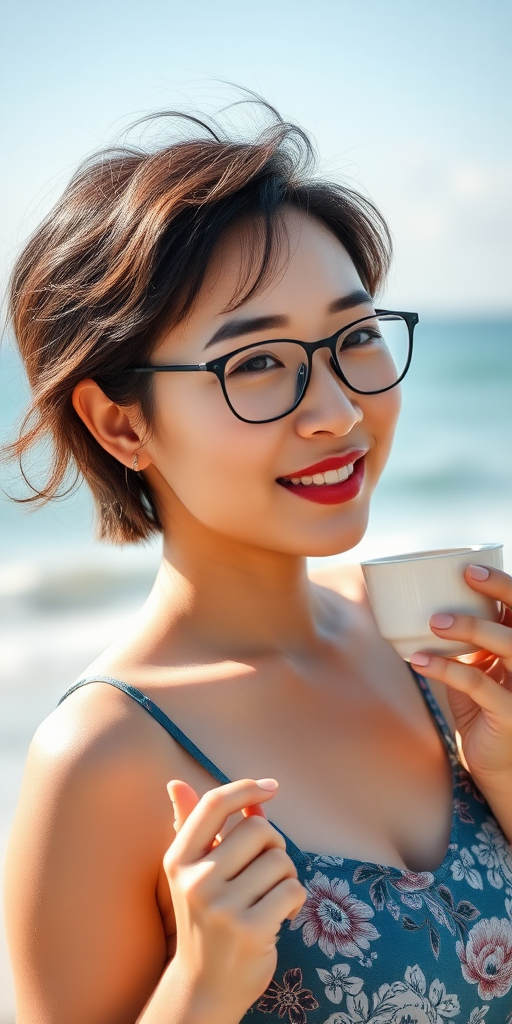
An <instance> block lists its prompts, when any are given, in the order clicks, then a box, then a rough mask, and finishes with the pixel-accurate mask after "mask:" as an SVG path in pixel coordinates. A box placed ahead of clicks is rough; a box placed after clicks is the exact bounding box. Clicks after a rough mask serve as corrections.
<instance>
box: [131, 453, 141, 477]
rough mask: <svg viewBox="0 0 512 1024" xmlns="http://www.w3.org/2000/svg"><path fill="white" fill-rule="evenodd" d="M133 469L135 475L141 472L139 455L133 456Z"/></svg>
mask: <svg viewBox="0 0 512 1024" xmlns="http://www.w3.org/2000/svg"><path fill="white" fill-rule="evenodd" d="M132 469H133V471H134V473H138V472H139V456H138V455H134V456H133V465H132Z"/></svg>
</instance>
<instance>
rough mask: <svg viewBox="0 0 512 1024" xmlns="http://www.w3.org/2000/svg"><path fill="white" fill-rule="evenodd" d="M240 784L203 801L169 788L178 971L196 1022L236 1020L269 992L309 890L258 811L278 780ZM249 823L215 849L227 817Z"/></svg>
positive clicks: (185, 789)
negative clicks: (288, 926)
mask: <svg viewBox="0 0 512 1024" xmlns="http://www.w3.org/2000/svg"><path fill="white" fill-rule="evenodd" d="M260 781H261V782H262V783H263V784H269V785H271V784H272V783H274V787H273V788H272V789H270V788H268V789H265V788H262V786H260V785H258V783H257V782H255V781H254V780H252V779H242V780H239V781H238V782H230V783H229V784H227V785H224V786H219V787H218V788H216V789H211V790H209V791H208V792H207V793H205V795H204V796H203V797H201V799H199V797H198V796H197V794H196V793H195V792H194V790H193V789H192V788H191V787H190V786H188V785H187V784H186V783H185V782H182V781H180V780H175V781H173V782H170V783H169V786H168V790H169V795H170V796H171V799H172V801H173V804H174V810H175V829H176V832H177V835H176V839H175V840H174V841H173V843H172V844H171V846H170V847H169V849H168V851H167V853H166V854H165V857H164V868H165V873H166V875H167V879H168V881H169V887H170V891H171V897H172V901H173V909H174V914H175V918H176V930H177V946H176V955H175V963H174V966H175V967H176V968H177V967H178V966H179V972H180V973H179V976H180V979H182V983H183V984H185V985H186V986H187V988H189V990H190V995H191V999H192V1002H193V1005H194V1006H195V1008H196V1010H197V1015H198V1018H199V1019H201V1020H202V1019H204V1020H205V1021H208V1018H209V1016H210V1019H214V1020H217V1019H220V1020H226V1021H228V1020H229V1021H231V1020H236V1021H238V1020H240V1018H241V1017H242V1016H243V1015H244V1013H245V1012H246V1011H247V1010H248V1008H249V1006H251V1004H252V1003H253V1002H254V1001H255V1000H256V999H257V998H258V997H259V996H261V995H262V993H263V992H264V991H265V989H266V987H267V985H268V984H269V982H270V980H271V978H272V975H273V973H274V971H275V967H276V962H277V952H276V939H277V934H278V932H279V929H280V926H281V924H282V922H283V921H284V920H285V919H286V918H291V919H293V918H294V917H296V916H297V914H298V913H299V910H300V908H301V907H302V905H303V903H304V900H305V898H306V890H305V889H304V887H303V886H302V885H301V884H300V882H299V881H298V879H297V871H296V868H295V865H294V863H293V861H292V860H291V859H290V857H289V856H288V854H287V853H286V844H285V841H284V839H283V837H282V835H281V834H280V833H279V832H277V831H276V829H275V828H274V827H273V826H272V825H271V824H270V822H268V821H267V819H266V818H265V816H264V815H263V811H262V810H261V808H260V806H259V805H260V804H262V803H264V802H266V801H268V800H270V799H272V797H273V796H274V795H275V792H276V790H277V783H275V782H274V780H267V779H262V780H260ZM240 811H242V813H243V814H244V819H243V821H241V822H239V823H238V824H237V825H235V827H234V828H233V829H232V831H231V832H229V834H228V835H227V836H226V837H225V838H224V839H222V841H220V842H219V840H218V833H219V832H220V831H221V829H222V828H223V826H224V824H225V822H226V820H227V818H228V817H229V816H230V815H231V814H235V813H237V812H240Z"/></svg>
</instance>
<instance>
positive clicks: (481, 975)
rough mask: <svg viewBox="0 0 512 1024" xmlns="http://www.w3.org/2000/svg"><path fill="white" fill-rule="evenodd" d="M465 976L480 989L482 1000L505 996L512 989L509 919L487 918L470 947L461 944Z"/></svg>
mask: <svg viewBox="0 0 512 1024" xmlns="http://www.w3.org/2000/svg"><path fill="white" fill-rule="evenodd" d="M455 948H456V950H457V955H458V957H459V959H460V962H461V969H462V974H463V976H464V978H465V979H466V981H469V983H470V985H478V995H479V996H480V999H487V1000H488V999H495V998H496V997H498V996H504V995H506V994H507V992H509V991H510V989H511V988H512V925H511V924H510V921H508V920H507V918H502V919H501V920H500V919H499V918H497V917H491V918H484V919H483V920H482V921H478V923H477V924H475V925H473V927H472V929H471V931H470V932H469V935H468V941H467V944H466V946H464V944H463V943H462V942H457V945H456V947H455Z"/></svg>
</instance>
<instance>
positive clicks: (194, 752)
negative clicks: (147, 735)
mask: <svg viewBox="0 0 512 1024" xmlns="http://www.w3.org/2000/svg"><path fill="white" fill-rule="evenodd" d="M87 683H109V684H110V686H115V687H116V688H117V689H118V690H122V691H123V693H126V694H127V695H128V697H132V698H133V700H135V701H137V704H140V706H141V707H142V708H144V710H145V711H147V712H148V713H149V714H150V715H151V716H152V717H153V718H154V719H156V721H157V722H158V723H159V724H160V725H161V726H163V728H164V729H165V730H166V731H167V732H168V733H170V735H171V736H172V738H173V739H174V740H176V742H177V743H179V744H180V746H182V747H183V748H184V749H185V750H186V751H188V753H189V754H191V756H192V757H193V758H194V759H195V760H196V761H198V762H199V764H201V765H202V766H203V768H206V771H207V772H209V774H210V775H213V778H214V779H217V782H221V783H222V784H226V783H227V782H231V779H229V778H228V776H227V775H224V772H221V770H220V768H217V765H215V764H214V763H213V761H210V758H209V757H207V756H206V754H203V752H202V750H200V749H199V747H196V744H195V743H193V742H192V740H190V739H189V738H188V736H185V733H184V732H182V730H181V729H180V727H179V726H178V725H176V723H175V722H173V721H171V719H170V718H168V717H167V715H166V714H165V711H162V709H161V708H159V707H158V705H157V704H154V702H153V701H152V700H151V698H150V697H146V694H145V693H142V691H141V690H137V688H136V687H135V686H130V684H129V683H123V682H122V680H121V679H114V678H113V677H112V676H89V677H87V678H85V679H79V680H78V682H76V683H74V684H73V686H70V688H69V690H66V693H65V694H64V696H63V697H61V698H60V700H59V704H62V701H63V700H65V699H66V697H69V695H70V693H73V692H74V691H75V690H78V689H79V688H80V687H81V686H86V685H87ZM270 824H271V825H272V826H273V827H274V828H275V829H276V831H277V832H280V833H281V835H282V836H283V839H285V841H286V848H287V852H288V854H289V855H290V856H291V858H292V860H293V861H295V862H297V861H298V862H299V863H300V862H302V861H303V860H305V859H306V858H305V856H304V854H303V853H302V850H300V849H299V847H298V846H296V845H295V843H294V842H292V840H291V839H290V838H289V836H287V835H286V833H285V832H283V830H282V829H280V828H279V826H278V825H276V824H275V822H273V821H271V822H270Z"/></svg>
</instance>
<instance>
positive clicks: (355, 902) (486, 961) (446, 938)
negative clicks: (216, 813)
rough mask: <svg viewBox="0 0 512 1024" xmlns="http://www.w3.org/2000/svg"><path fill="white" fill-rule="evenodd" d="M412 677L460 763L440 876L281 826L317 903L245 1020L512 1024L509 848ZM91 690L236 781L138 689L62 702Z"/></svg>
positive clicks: (289, 936) (291, 930) (305, 912)
mask: <svg viewBox="0 0 512 1024" xmlns="http://www.w3.org/2000/svg"><path fill="white" fill-rule="evenodd" d="M413 675H414V677H415V679H416V681H417V684H418V686H419V687H420V690H421V692H422V694H423V696H424V698H425V701H426V703H427V706H428V708H429V709H430V711H431V713H432V716H433V718H434V721H435V723H436V725H437V728H438V729H439V732H440V734H441V737H442V739H443V741H444V743H445V745H446V749H447V751H448V756H449V759H450V764H451V767H452V777H453V818H452V828H451V835H450V843H449V846H448V850H447V853H446V856H445V858H444V860H443V862H442V864H441V865H440V866H439V867H438V868H437V870H436V871H421V872H414V871H404V870H400V869H398V868H395V867H387V866H385V865H381V864H373V863H370V862H366V861H365V862H362V861H356V860H352V859H350V858H347V857H341V856H339V857H337V856H336V857H331V856H322V855H320V854H317V853H310V852H306V851H304V850H300V849H299V848H298V847H297V846H296V845H295V844H294V843H293V842H292V841H291V840H290V839H289V838H288V836H286V835H285V834H284V833H283V832H282V830H281V829H279V828H278V831H279V832H281V834H282V835H283V836H284V838H285V840H286V846H287V851H288V853H289V855H290V857H291V858H292V860H293V861H294V863H295V865H296V867H297V872H298V876H299V879H300V881H301V882H302V883H303V884H304V886H305V887H306V889H307V892H308V896H307V899H306V902H305V904H304V906H303V908H302V910H301V911H300V913H299V915H298V917H296V918H295V920H294V921H285V922H284V924H283V925H282V927H281V930H280V932H279V938H278V943H277V952H278V962H277V968H276V972H275V975H274V978H273V980H272V981H271V982H270V985H269V986H268V988H267V990H266V991H265V992H264V993H263V995H262V996H261V997H260V998H259V999H258V1000H256V1002H255V1003H254V1005H253V1006H251V1007H250V1009H249V1010H248V1011H247V1013H246V1015H245V1016H244V1018H243V1022H241V1024H274V1022H275V1024H277V1022H278V1021H280V1022H283V1024H446V1022H448V1021H453V1022H455V1024H480V1022H485V1024H507V1022H509V1024H512V847H511V846H510V845H509V843H508V842H507V840H506V838H505V836H504V834H503V832H502V830H501V828H500V826H499V824H498V822H497V821H496V819H495V817H494V816H493V814H492V811H491V809H490V807H489V805H488V804H487V802H486V801H485V799H484V797H483V796H482V794H481V793H480V792H479V791H478V789H477V788H476V787H475V785H474V783H473V781H472V779H471V776H470V775H469V774H468V773H467V772H466V771H465V769H464V768H463V767H462V765H461V763H460V761H459V759H458V757H457V750H456V746H455V743H454V740H453V737H452V736H451V733H450V730H449V728H448V726H447V724H446V721H445V719H444V717H443V715H442V713H441V710H440V708H439V706H438V704H437V703H436V701H435V699H434V697H433V695H432V693H431V691H430V689H429V686H428V684H427V682H426V680H424V679H423V678H422V677H421V676H419V675H417V673H413ZM90 682H105V683H109V684H110V685H112V686H116V687H117V688H118V689H120V690H122V691H123V692H124V693H126V694H127V695H128V696H130V697H131V698H133V699H134V700H136V701H137V702H138V703H139V704H140V705H141V706H142V707H143V708H145V710H146V711H147V712H149V714H150V715H152V716H153V718H155V719H156V721H157V722H159V723H160V725H162V726H163V728H164V729H166V730H167V732H169V733H170V735H171V736H173V738H174V739H175V740H176V741H177V742H178V743H180V744H181V745H182V746H183V747H184V748H185V749H186V750H187V751H188V752H189V753H190V754H191V755H192V757H194V758H195V759H196V760H197V761H198V762H199V763H200V764H201V765H203V767H204V768H206V770H207V771H208V772H209V773H210V774H211V775H212V776H213V777H214V778H215V779H217V780H218V781H219V782H221V783H226V782H229V781H230V780H229V779H228V777H227V776H226V775H224V773H223V772H221V771H220V770H219V769H218V768H217V767H216V765H214V764H213V762H212V761H210V759H209V758H208V757H206V756H205V754H203V753H202V751H201V750H199V748H198V747H196V745H195V744H194V743H192V741H191V740H190V739H188V737H187V736H185V734H184V733H183V732H182V731H181V729H179V728H178V726H177V725H175V723H174V722H172V721H171V720H170V719H169V718H168V717H167V715H165V714H164V712H163V711H162V710H161V709H160V708H158V707H157V705H156V704H154V703H153V701H152V700H150V699H149V697H146V696H145V694H143V693H141V692H140V690H137V689H136V688H135V687H133V686H129V685H128V684H126V683H123V682H121V681H120V680H118V679H113V678H111V677H109V676H95V677H91V678H87V679H80V680H79V681H78V682H77V683H75V684H74V686H72V687H71V688H70V689H69V690H68V691H67V693H66V694H65V695H64V697H62V699H61V701H62V700H64V699H65V698H66V697H67V696H68V695H69V694H70V693H72V692H73V691H74V690H75V689H77V688H78V687H80V686H84V685H86V684H87V683H90ZM59 703H61V702H59ZM511 799H512V796H511ZM273 824H274V823H273ZM274 827H275V828H277V826H276V825H274Z"/></svg>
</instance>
